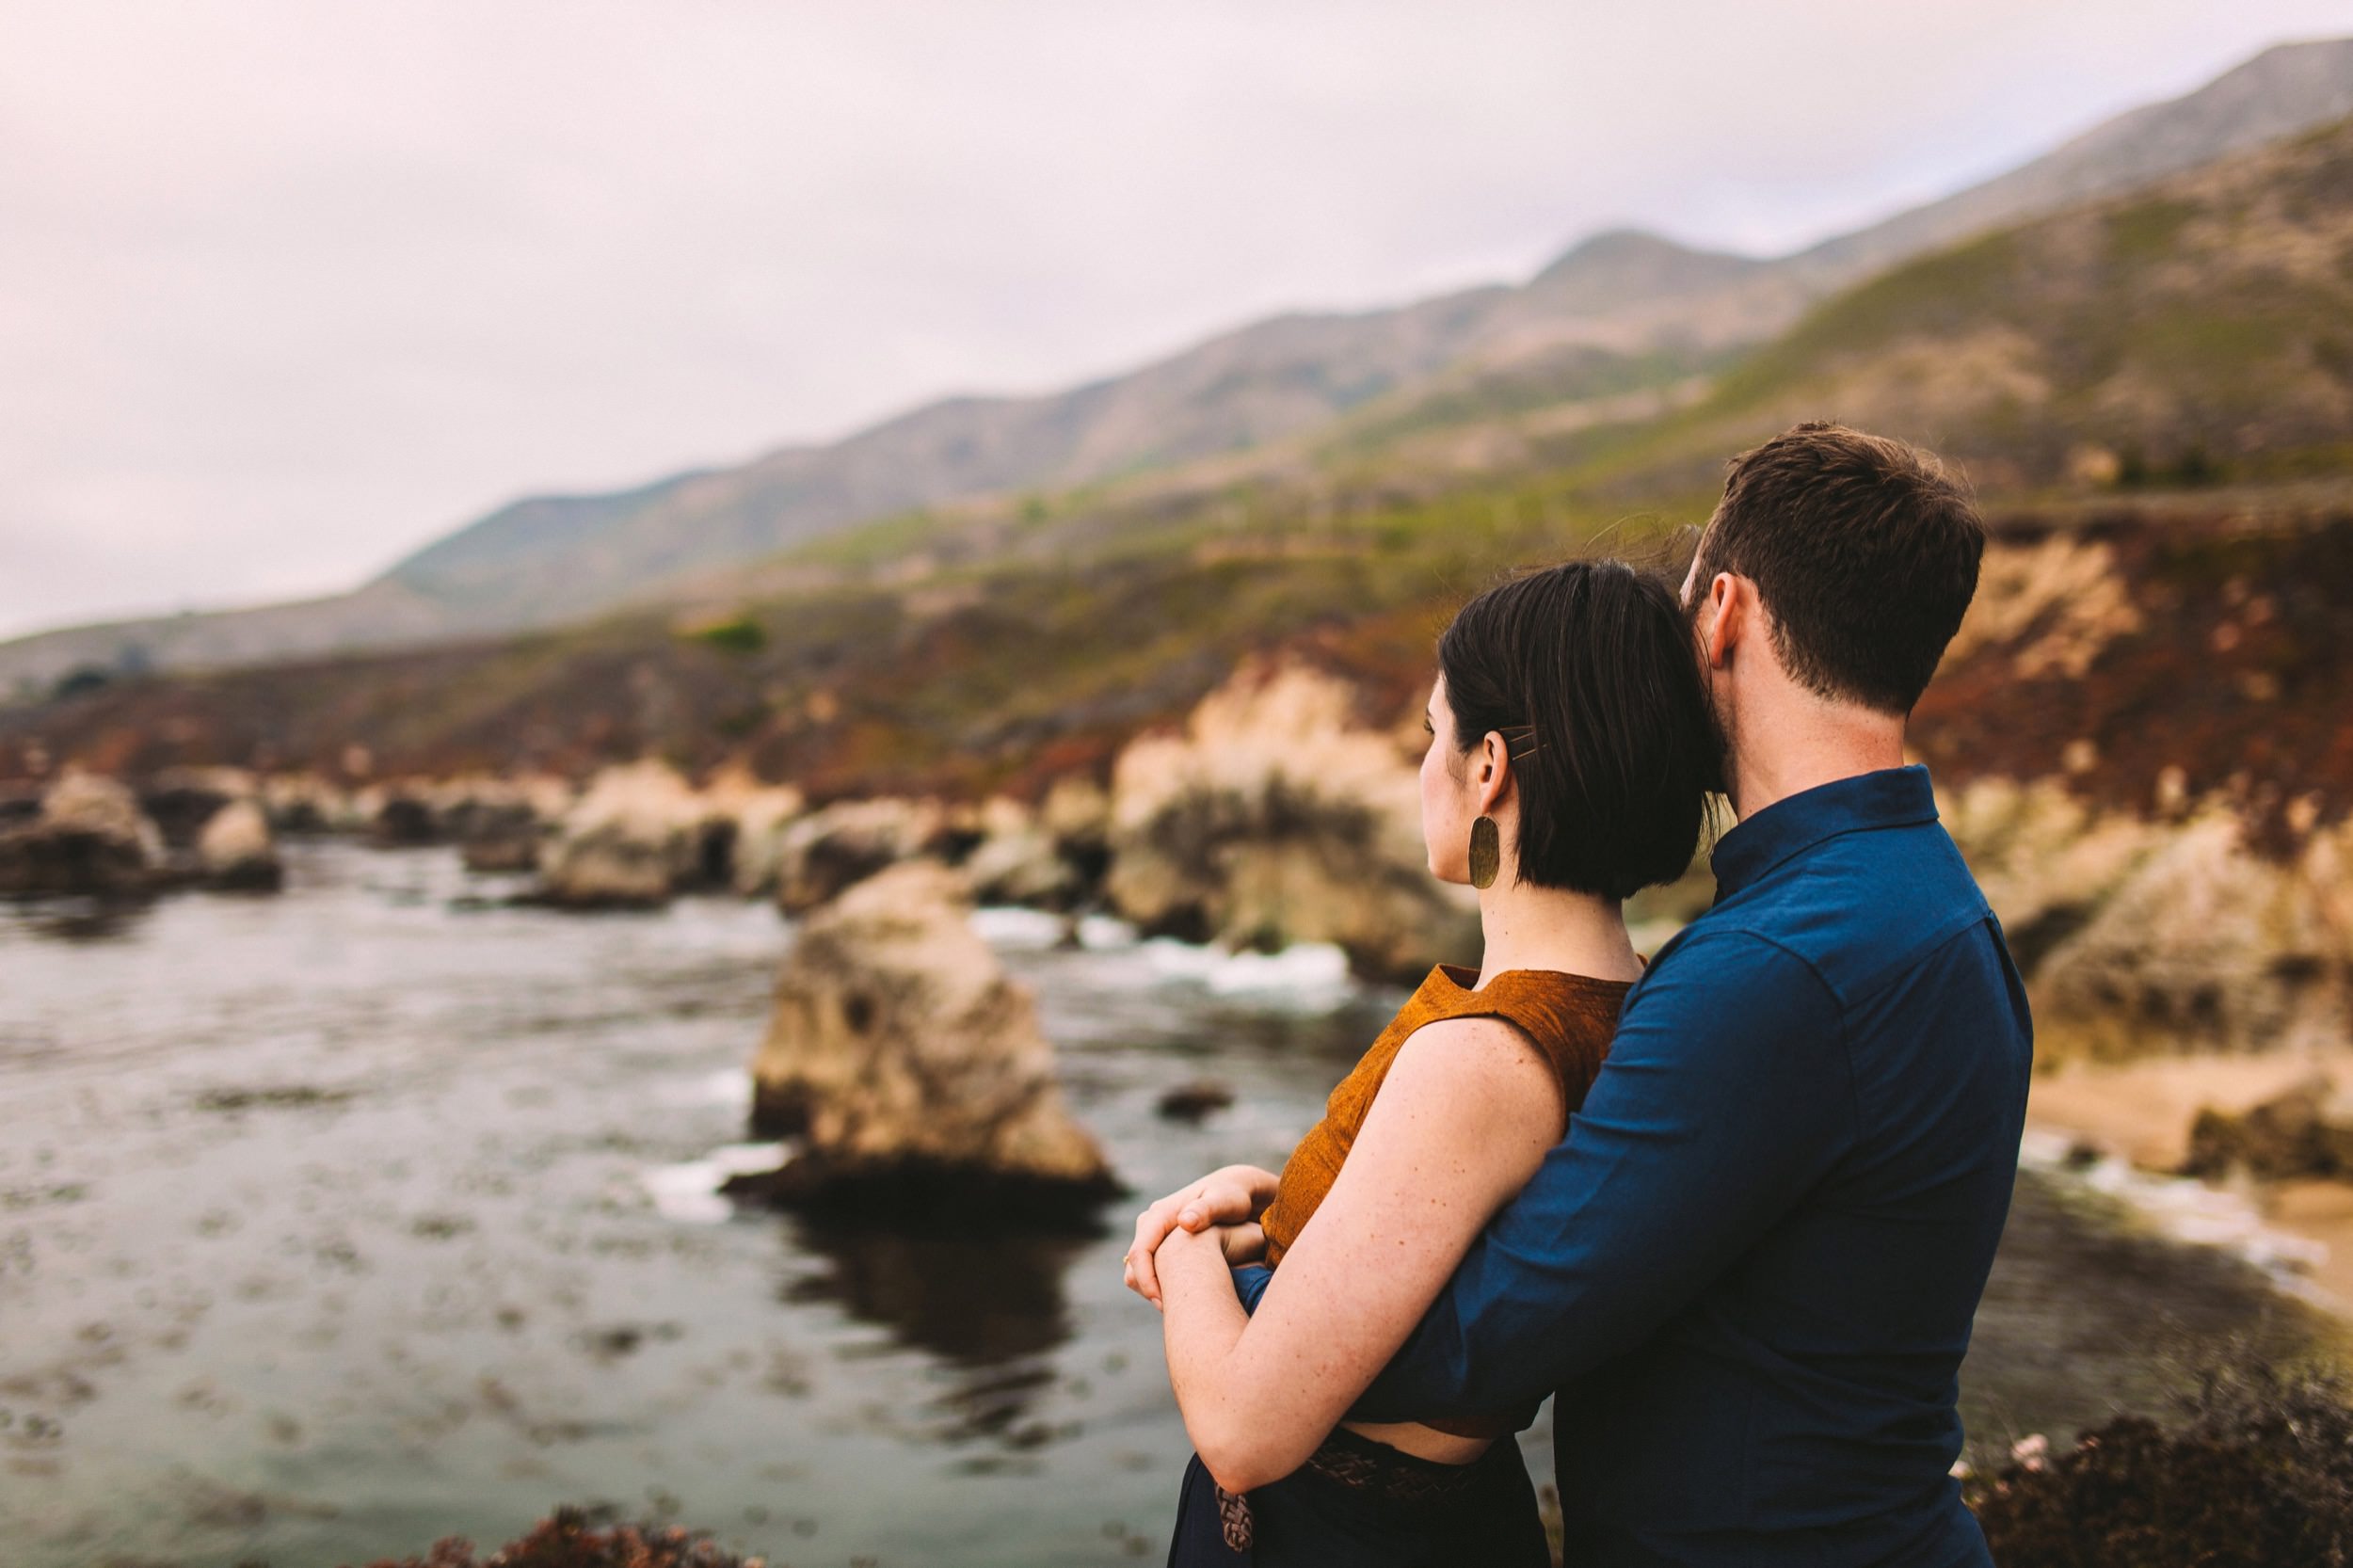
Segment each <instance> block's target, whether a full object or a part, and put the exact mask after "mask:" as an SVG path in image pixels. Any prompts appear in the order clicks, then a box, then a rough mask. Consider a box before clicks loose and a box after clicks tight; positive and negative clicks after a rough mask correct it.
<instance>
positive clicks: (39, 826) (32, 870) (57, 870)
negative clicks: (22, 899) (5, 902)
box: [0, 773, 165, 894]
mask: <svg viewBox="0 0 2353 1568" xmlns="http://www.w3.org/2000/svg"><path fill="white" fill-rule="evenodd" d="M164 876H165V867H164V840H163V834H162V833H161V832H160V831H159V830H158V829H157V828H156V826H155V824H154V823H153V822H152V821H150V820H149V818H148V816H147V813H146V812H144V811H142V810H140V809H139V802H138V797H137V796H136V794H134V793H132V792H131V791H130V789H129V788H128V787H127V786H125V785H122V784H120V783H118V782H117V781H115V780H114V779H111V778H104V777H101V776H98V775H96V774H88V773H70V774H67V775H66V776H64V777H62V778H60V779H58V780H57V781H56V783H55V784H52V785H51V786H49V788H48V789H47V790H45V791H44V792H42V794H41V796H40V808H39V809H38V810H37V811H32V812H29V813H24V814H20V815H18V816H17V817H16V819H15V820H14V821H13V822H12V823H11V824H9V825H8V826H7V827H5V828H0V893H20V894H34V893H137V892H144V891H147V890H149V889H151V888H154V887H155V886H156V885H157V884H158V883H159V882H160V881H161V880H162V879H163V878H164Z"/></svg>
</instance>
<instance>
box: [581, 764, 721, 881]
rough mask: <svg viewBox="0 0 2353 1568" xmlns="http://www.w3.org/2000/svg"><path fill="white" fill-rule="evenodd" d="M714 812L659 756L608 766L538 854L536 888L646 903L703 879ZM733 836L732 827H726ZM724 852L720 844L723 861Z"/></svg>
mask: <svg viewBox="0 0 2353 1568" xmlns="http://www.w3.org/2000/svg"><path fill="white" fill-rule="evenodd" d="M712 816H713V813H712V811H711V810H710V808H709V807H708V805H707V803H706V802H705V801H704V800H703V798H702V797H701V796H700V795H699V794H697V793H696V792H695V791H694V789H693V788H691V787H690V786H689V785H688V784H687V782H686V780H685V779H683V778H681V777H680V776H679V775H678V773H677V772H676V771H675V770H673V769H671V768H670V767H668V766H667V765H665V764H664V763H661V762H657V761H642V762H633V763H630V764H627V765H625V766H621V767H615V768H607V769H606V770H605V771H604V772H602V773H600V774H599V775H598V776H596V778H595V779H594V780H593V781H592V782H591V783H590V785H589V787H588V790H587V792H586V793H584V795H582V796H581V798H580V802H579V804H578V805H576V806H574V807H573V808H571V809H570V810H569V811H568V812H567V813H566V814H565V816H564V819H563V821H562V822H561V824H558V828H557V832H556V836H555V838H554V840H553V841H552V842H551V843H549V844H548V845H547V846H546V847H545V849H544V851H543V853H542V854H541V856H540V863H539V892H540V896H541V897H542V898H544V899H545V900H546V901H547V902H548V903H550V904H561V905H564V906H567V907H569V908H584V909H594V908H647V907H651V906H654V905H657V904H666V903H667V902H669V900H670V898H671V897H672V896H673V895H674V894H675V893H677V892H678V891H679V889H680V888H682V887H691V886H694V885H696V883H698V882H700V881H702V880H704V872H705V859H706V856H705V830H706V825H707V824H710V823H711V821H712ZM728 838H729V840H730V842H731V838H732V835H731V833H730V834H729V835H728ZM724 854H725V851H724V850H723V851H722V852H721V855H722V861H723V866H724Z"/></svg>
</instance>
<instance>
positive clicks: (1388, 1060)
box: [1258, 964, 1629, 1437]
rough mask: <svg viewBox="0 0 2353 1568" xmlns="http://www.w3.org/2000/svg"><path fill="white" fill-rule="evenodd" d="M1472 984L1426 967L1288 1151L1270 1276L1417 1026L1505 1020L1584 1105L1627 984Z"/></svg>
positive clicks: (1503, 1424)
mask: <svg viewBox="0 0 2353 1568" xmlns="http://www.w3.org/2000/svg"><path fill="white" fill-rule="evenodd" d="M1478 978H1479V971H1478V970H1477V969H1470V968H1464V967H1463V966H1462V965H1459V964H1440V965H1438V966H1436V967H1435V968H1433V969H1432V970H1431V971H1430V977H1429V978H1428V979H1427V980H1424V981H1423V982H1422V983H1421V985H1420V987H1419V988H1418V989H1417V990H1416V991H1415V992H1414V994H1413V995H1412V996H1411V997H1410V998H1408V999H1407V1000H1406V1002H1405V1005H1404V1006H1403V1007H1401V1008H1400V1009H1399V1010H1398V1014H1397V1016H1396V1017H1394V1018H1391V1019H1390V1020H1389V1024H1388V1027H1387V1028H1385V1029H1384V1030H1383V1031H1382V1032H1381V1033H1380V1036H1379V1037H1378V1038H1377V1039H1375V1040H1374V1041H1373V1042H1372V1047H1371V1048H1370V1049H1369V1050H1367V1051H1366V1052H1365V1054H1364V1057H1363V1059H1362V1060H1361V1061H1359V1062H1358V1063H1357V1064H1356V1065H1355V1067H1354V1068H1353V1070H1352V1071H1351V1072H1350V1073H1349V1075H1348V1076H1347V1077H1346V1078H1344V1079H1342V1080H1340V1084H1339V1087H1338V1088H1337V1089H1335V1090H1333V1091H1332V1097H1331V1098H1330V1099H1329V1100H1327V1101H1326V1102H1325V1103H1324V1108H1323V1120H1321V1121H1320V1122H1318V1123H1317V1124H1316V1125H1315V1126H1314V1127H1312V1128H1308V1129H1307V1135H1306V1136H1305V1137H1304V1138H1302V1139H1301V1140H1300V1141H1299V1146H1298V1147H1297V1148H1295V1149H1293V1150H1291V1157H1290V1159H1289V1160H1287V1161H1285V1162H1284V1165H1283V1172H1282V1177H1281V1181H1280V1184H1279V1185H1278V1187H1277V1188H1276V1193H1275V1199H1274V1201H1273V1203H1271V1204H1269V1205H1268V1206H1267V1208H1266V1210H1265V1212H1264V1213H1262V1214H1260V1215H1259V1216H1258V1224H1259V1225H1260V1226H1261V1227H1263V1228H1264V1230H1265V1231H1266V1261H1267V1265H1268V1267H1270V1268H1273V1267H1274V1266H1276V1265H1278V1264H1280V1263H1281V1262H1282V1260H1283V1254H1284V1253H1285V1252H1286V1251H1288V1250H1289V1247H1290V1244H1291V1243H1292V1242H1293V1241H1295V1240H1298V1239H1299V1233H1300V1231H1301V1230H1302V1229H1303V1228H1304V1227H1305V1225H1306V1224H1307V1218H1308V1216H1309V1215H1311V1214H1313V1213H1314V1212H1315V1211H1316V1208H1317V1206H1318V1205H1320V1204H1321V1203H1322V1202H1323V1195H1324V1194H1325V1193H1326V1192H1330V1191H1331V1190H1332V1182H1333V1180H1334V1178H1336V1177H1337V1176H1338V1175H1339V1174H1340V1165H1341V1163H1342V1162H1343V1161H1345V1160H1347V1159H1348V1151H1349V1149H1350V1147H1351V1146H1352V1145H1353V1144H1355V1142H1356V1132H1357V1129H1358V1128H1362V1127H1363V1126H1364V1125H1365V1115H1366V1113H1367V1112H1369V1111H1370V1110H1371V1109H1372V1101H1373V1096H1376V1095H1378V1094H1380V1092H1381V1084H1382V1081H1383V1080H1385V1079H1386V1078H1387V1077H1388V1076H1389V1067H1390V1064H1392V1063H1394V1062H1396V1060H1397V1053H1398V1052H1399V1051H1400V1050H1401V1049H1403V1048H1404V1046H1405V1042H1406V1040H1407V1038H1408V1037H1410V1036H1411V1035H1412V1034H1413V1032H1415V1031H1416V1030H1417V1029H1419V1028H1420V1027H1421V1026H1422V1025H1424V1024H1426V1023H1433V1022H1435V1021H1436V1020H1437V1019H1440V1018H1484V1017H1497V1018H1503V1019H1505V1020H1507V1021H1509V1022H1511V1023H1513V1024H1514V1025H1516V1026H1517V1027H1518V1028H1519V1030H1520V1031H1521V1032H1523V1033H1525V1034H1526V1035H1527V1036H1528V1037H1529V1039H1530V1040H1531V1041H1533V1042H1534V1043H1535V1046H1536V1048H1537V1049H1538V1050H1540V1051H1542V1052H1543V1053H1544V1058H1545V1062H1546V1063H1547V1064H1549V1065H1550V1066H1551V1068H1552V1073H1553V1078H1554V1080H1555V1081H1557V1082H1558V1083H1559V1084H1560V1085H1561V1099H1562V1101H1563V1103H1565V1104H1566V1106H1567V1107H1568V1110H1569V1112H1570V1113H1571V1114H1574V1113H1575V1112H1577V1107H1579V1106H1581V1105H1583V1104H1584V1103H1585V1092H1586V1091H1587V1090H1588V1089H1590V1088H1592V1087H1593V1075H1594V1074H1596V1073H1598V1072H1600V1071H1601V1059H1602V1057H1603V1056H1604V1055H1605V1054H1607V1053H1608V1051H1609V1040H1610V1036H1611V1035H1613V1034H1614V1033H1616V1032H1617V1028H1618V1007H1619V1004H1620V1003H1621V1002H1623V1001H1624V1000H1625V994H1626V991H1627V990H1628V989H1629V984H1628V983H1627V982H1625V981H1623V980H1596V979H1594V978H1593V976H1591V975H1581V974H1570V973H1568V972H1567V971H1565V970H1562V969H1504V970H1502V971H1500V972H1499V973H1497V975H1495V976H1494V977H1493V978H1492V979H1490V980H1489V981H1488V982H1487V984H1485V985H1484V986H1482V987H1481V988H1480V989H1478V990H1476V991H1474V990H1472V989H1470V984H1471V983H1472V982H1473V981H1475V980H1477V979H1478ZM1539 1402H1540V1403H1541V1401H1539ZM1535 1418H1536V1406H1535V1405H1530V1406H1529V1407H1528V1409H1527V1411H1526V1412H1525V1413H1518V1412H1514V1413H1511V1414H1507V1415H1499V1416H1483V1417H1475V1418H1474V1417H1465V1418H1464V1419H1462V1420H1459V1421H1445V1420H1433V1421H1426V1422H1424V1423H1423V1425H1425V1426H1431V1427H1435V1428H1436V1429H1437V1430H1438V1431H1440V1432H1452V1433H1454V1434H1456V1435H1457V1436H1462V1437H1508V1436H1510V1435H1511V1434H1512V1433H1513V1432H1517V1431H1519V1430H1520V1429H1521V1428H1522V1427H1525V1426H1527V1425H1528V1424H1529V1422H1530V1421H1532V1420H1534V1419H1535Z"/></svg>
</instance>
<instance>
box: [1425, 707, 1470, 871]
mask: <svg viewBox="0 0 2353 1568" xmlns="http://www.w3.org/2000/svg"><path fill="white" fill-rule="evenodd" d="M1421 722H1422V728H1424V729H1427V730H1428V731H1429V732H1430V745H1429V748H1428V749H1427V750H1425V751H1424V752H1423V753H1422V756H1421V840H1422V847H1423V849H1424V850H1425V851H1427V852H1428V854H1429V856H1430V874H1431V875H1433V876H1434V877H1436V878H1437V879H1438V880H1439V881H1441V882H1468V881H1469V880H1470V824H1471V819H1472V818H1473V817H1475V816H1477V815H1478V814H1479V813H1478V812H1477V811H1476V810H1474V809H1472V803H1471V801H1470V787H1469V784H1468V783H1467V781H1466V780H1467V774H1468V770H1467V769H1465V768H1464V767H1463V765H1462V763H1463V759H1462V758H1461V757H1460V756H1459V755H1458V754H1457V753H1456V751H1455V746H1454V713H1453V711H1452V710H1451V709H1449V707H1448V706H1447V700H1446V676H1445V674H1444V672H1441V673H1440V674H1439V676H1438V678H1437V680H1434V681H1433V682H1432V683H1431V687H1430V704H1429V707H1428V708H1427V709H1425V710H1424V712H1423V713H1422V720H1421Z"/></svg>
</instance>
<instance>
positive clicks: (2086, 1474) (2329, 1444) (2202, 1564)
mask: <svg viewBox="0 0 2353 1568" xmlns="http://www.w3.org/2000/svg"><path fill="white" fill-rule="evenodd" d="M2349 1396H2353V1388H2348V1384H2347V1383H2346V1381H2345V1378H2344V1377H2342V1376H2341V1375H2338V1374H2335V1373H2323V1372H2309V1371H2308V1372H2297V1373H2292V1374H2283V1373H2281V1372H2279V1371H2276V1370H2274V1369H2273V1368H2268V1367H2262V1366H2257V1367H2252V1368H2238V1369H2233V1370H2228V1371H2217V1372H2210V1373H2208V1374H2207V1375H2206V1376H2205V1377H2204V1379H2203V1380H2202V1382H2201V1387H2200V1389H2199V1391H2198V1393H2197V1394H2196V1395H2194V1396H2193V1397H2191V1398H2190V1399H2189V1400H2187V1401H2185V1412H2184V1418H2183V1420H2182V1421H2181V1422H2180V1423H2179V1424H2178V1425H2176V1426H2175V1427H2173V1428H2171V1429H2170V1430H2169V1429H2167V1428H2165V1427H2162V1426H2160V1425H2158V1424H2157V1423H2156V1422H2154V1421H2152V1420H2150V1419H2148V1418H2146V1417H2144V1416H2121V1417H2120V1418H2118V1419H2116V1420H2114V1421H2111V1422H2109V1423H2108V1424H2107V1425H2105V1426H2104V1427H2102V1428H2100V1429H2099V1430H2098V1431H2096V1432H2087V1433H2085V1434H2084V1436H2083V1438H2082V1440H2081V1441H2080V1442H2078V1443H2077V1445H2076V1447H2075V1448H2073V1450H2072V1451H2071V1452H2068V1453H2064V1454H2061V1455H2058V1456H2057V1457H2055V1458H2052V1459H2050V1460H2048V1461H2047V1462H2046V1461H2028V1462H2025V1463H2021V1464H2012V1465H2009V1467H2007V1468H2005V1469H2004V1470H2002V1471H2001V1472H2000V1473H1999V1474H1997V1475H1994V1476H1993V1477H1992V1478H1990V1479H1987V1480H1979V1481H1974V1482H1972V1483H1971V1485H1970V1487H1969V1502H1970V1506H1971V1507H1972V1508H1974V1509H1975V1510H1976V1511H1977V1522H1978V1523H1979V1524H1980V1525H1982V1526H1983V1527H1984V1528H1985V1536H1986V1542H1987V1544H1988V1545H1990V1546H1991V1547H1992V1548H1993V1560H1995V1561H1996V1562H1998V1563H2000V1564H2001V1565H2002V1568H2285V1565H2287V1564H2297V1565H2298V1568H2348V1565H2353V1399H2349Z"/></svg>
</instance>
